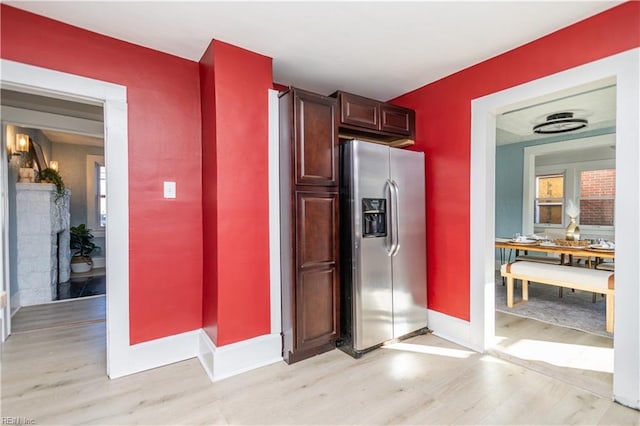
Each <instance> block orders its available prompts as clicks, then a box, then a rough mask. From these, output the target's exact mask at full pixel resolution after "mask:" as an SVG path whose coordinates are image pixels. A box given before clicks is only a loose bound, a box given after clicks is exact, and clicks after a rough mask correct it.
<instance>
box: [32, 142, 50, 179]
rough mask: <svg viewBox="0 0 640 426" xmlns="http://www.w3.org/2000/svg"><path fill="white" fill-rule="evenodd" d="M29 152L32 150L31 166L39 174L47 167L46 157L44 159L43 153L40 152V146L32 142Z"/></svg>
mask: <svg viewBox="0 0 640 426" xmlns="http://www.w3.org/2000/svg"><path fill="white" fill-rule="evenodd" d="M30 150H33V153H32V154H33V165H34V167H35V168H37V169H38V171H39V172H41V171H43V170H44V169H46V168H47V167H49V166H48V164H47V157H45V155H44V152H42V147H41V146H40V144H38V143H37V142H34V141H33V140H32V141H31V147H30Z"/></svg>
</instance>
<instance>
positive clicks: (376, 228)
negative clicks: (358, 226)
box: [362, 198, 387, 238]
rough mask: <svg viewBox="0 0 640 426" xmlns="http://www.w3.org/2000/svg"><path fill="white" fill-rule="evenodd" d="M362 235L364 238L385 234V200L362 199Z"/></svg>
mask: <svg viewBox="0 0 640 426" xmlns="http://www.w3.org/2000/svg"><path fill="white" fill-rule="evenodd" d="M362 236H363V237H364V238H374V237H386V236H387V200H386V199H384V198H363V199H362Z"/></svg>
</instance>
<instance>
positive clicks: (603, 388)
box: [491, 79, 616, 399]
mask: <svg viewBox="0 0 640 426" xmlns="http://www.w3.org/2000/svg"><path fill="white" fill-rule="evenodd" d="M615 91H616V86H615V80H614V79H605V80H600V81H596V82H592V83H591V84H589V85H587V86H579V87H572V88H571V89H569V90H566V91H563V92H561V93H556V94H555V96H554V98H553V99H550V100H548V101H543V102H538V101H537V100H536V99H534V100H532V101H531V103H530V104H529V105H525V106H522V105H518V106H516V107H515V108H513V109H509V110H508V111H506V112H503V113H501V114H499V115H498V116H497V117H496V124H497V128H496V145H497V147H496V162H495V166H496V167H495V168H496V183H495V191H496V202H495V212H496V213H495V227H496V235H495V236H496V241H499V242H500V248H499V249H498V250H497V251H496V260H498V259H499V261H498V262H496V285H495V287H494V288H495V310H496V316H495V320H496V329H495V334H496V345H495V346H494V347H493V348H492V349H491V353H492V354H494V355H495V356H498V357H500V358H502V359H505V360H508V361H510V362H513V363H516V364H518V365H522V366H525V367H528V368H531V369H534V370H536V371H540V372H543V373H545V374H547V375H551V376H554V377H558V378H561V379H562V380H563V381H565V382H567V383H571V384H574V385H576V386H578V387H581V388H583V389H585V390H588V391H590V392H592V393H594V394H597V395H600V396H602V397H604V398H607V399H611V397H612V390H613V355H614V354H613V334H611V333H608V332H607V331H606V327H605V318H606V309H605V308H606V305H607V303H606V299H605V297H600V296H599V295H598V293H595V294H594V293H592V292H588V291H582V290H574V291H570V290H568V289H567V290H566V291H562V292H559V290H558V287H556V286H551V285H545V284H540V283H537V282H531V283H530V284H529V286H528V290H529V298H528V299H529V300H528V301H527V302H526V303H520V298H521V287H520V285H519V282H517V283H516V284H517V285H516V288H515V291H514V296H515V302H516V303H515V304H514V306H513V307H508V305H507V300H506V293H507V288H506V282H505V280H503V279H502V278H501V277H500V268H501V265H502V264H503V263H507V262H512V261H514V260H528V261H529V262H534V263H533V264H532V265H536V268H537V269H540V268H547V267H548V268H553V267H554V266H547V265H549V264H551V265H554V264H555V265H557V266H559V265H560V264H562V265H563V267H570V268H574V269H575V268H577V269H576V271H577V272H584V269H585V268H593V269H600V268H614V267H615V264H614V263H613V259H604V258H601V257H599V255H602V253H601V252H596V251H589V250H584V251H583V253H588V254H590V255H591V257H578V256H576V255H573V256H566V255H565V256H562V257H560V255H559V254H557V252H544V251H538V250H545V249H546V247H543V246H549V245H555V243H556V241H557V242H558V244H565V242H564V241H561V240H564V238H565V229H566V227H567V225H568V224H569V217H568V216H567V214H566V212H568V211H569V207H568V203H569V200H572V201H575V202H576V205H577V206H579V208H580V215H579V216H578V218H577V219H578V221H579V225H580V231H581V237H580V239H581V241H580V243H581V244H587V243H588V241H587V240H594V241H593V242H594V243H595V242H597V241H598V240H599V239H603V240H606V241H613V240H614V237H615V235H614V232H615V226H614V225H615V223H614V221H613V212H614V209H613V205H614V202H615V142H616V140H615V139H616V134H615V112H616V111H615ZM556 111H571V112H572V113H573V114H575V116H576V118H580V119H585V120H588V125H587V126H585V127H583V128H579V129H574V130H571V131H563V132H553V133H547V134H536V133H534V131H533V126H534V124H538V123H540V122H543V120H545V119H546V117H547V116H549V115H550V114H553V113H555V112H556ZM579 124H582V123H579ZM551 130H555V129H551ZM561 130H564V129H561ZM595 193H597V194H598V197H597V198H596V197H593V194H595ZM607 196H608V197H607ZM516 234H520V235H523V236H528V238H532V239H538V240H542V239H544V241H543V242H541V243H534V244H533V245H528V246H526V247H528V248H531V249H532V250H531V251H525V252H522V251H521V250H516V249H514V247H515V246H514V245H513V244H512V243H511V242H510V241H509V240H510V239H511V238H512V236H513V235H516ZM539 244H541V245H540V246H538V245H539ZM548 250H559V248H557V247H551V248H549V249H548ZM608 254H609V253H605V255H608ZM523 255H525V256H523ZM516 256H517V257H516ZM596 262H598V263H600V262H601V264H598V265H597V266H596V265H595V264H596ZM557 266H555V267H557ZM569 271H571V269H569ZM594 273H599V274H604V275H607V274H612V273H613V272H612V271H609V272H608V273H607V272H600V271H599V272H594Z"/></svg>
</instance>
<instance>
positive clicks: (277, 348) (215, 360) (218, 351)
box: [198, 330, 282, 382]
mask: <svg viewBox="0 0 640 426" xmlns="http://www.w3.org/2000/svg"><path fill="white" fill-rule="evenodd" d="M198 359H199V360H200V363H201V364H202V367H204V369H205V371H206V372H207V374H208V375H209V378H210V379H211V381H213V382H217V381H219V380H222V379H226V378H228V377H231V376H235V375H237V374H240V373H244V372H246V371H250V370H253V369H256V368H259V367H264V366H265V365H269V364H273V363H276V362H279V361H282V338H281V337H280V334H279V333H278V334H275V333H272V334H265V335H263V336H258V337H254V338H253V339H248V340H243V341H242V342H237V343H232V344H230V345H225V346H220V347H216V345H215V344H214V343H213V342H212V341H211V339H210V338H209V336H208V335H207V333H205V332H204V330H201V331H200V339H199V346H198Z"/></svg>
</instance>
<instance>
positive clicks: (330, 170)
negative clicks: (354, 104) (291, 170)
mask: <svg viewBox="0 0 640 426" xmlns="http://www.w3.org/2000/svg"><path fill="white" fill-rule="evenodd" d="M285 97H290V99H289V101H290V106H289V108H293V111H291V113H292V114H290V115H288V117H287V120H288V123H287V124H286V127H287V128H289V129H292V131H293V133H292V136H293V140H292V141H291V146H290V147H291V148H292V149H293V150H294V153H293V159H294V162H295V175H294V182H293V183H294V185H315V186H335V185H337V183H338V177H337V173H338V151H337V146H338V141H337V135H338V132H337V125H338V119H337V117H336V105H337V102H336V100H335V99H334V98H331V97H328V96H321V95H317V94H315V93H311V92H306V91H304V90H300V89H293V90H292V91H291V93H289V94H287V95H285ZM282 127H283V126H282V123H281V126H280V128H281V129H282Z"/></svg>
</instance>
